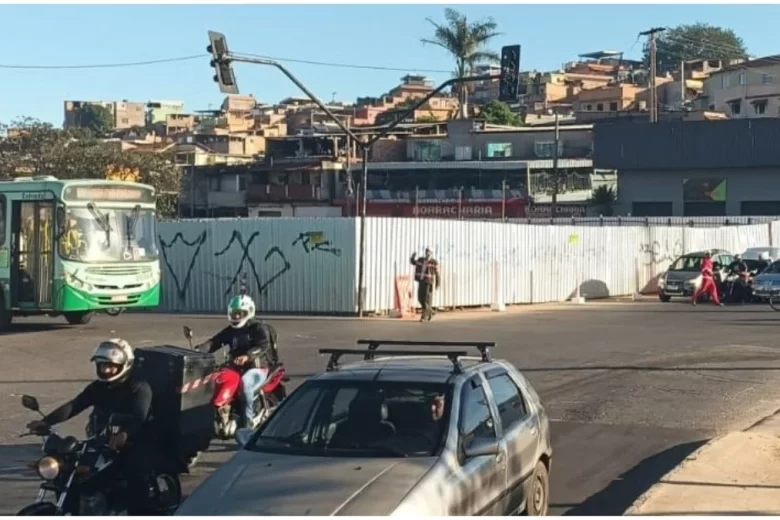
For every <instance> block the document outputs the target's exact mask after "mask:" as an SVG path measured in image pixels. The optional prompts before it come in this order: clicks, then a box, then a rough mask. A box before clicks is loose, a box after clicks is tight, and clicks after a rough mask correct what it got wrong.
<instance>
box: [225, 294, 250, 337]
mask: <svg viewBox="0 0 780 520" xmlns="http://www.w3.org/2000/svg"><path fill="white" fill-rule="evenodd" d="M254 317H255V302H254V301H253V300H252V298H250V297H249V296H247V295H245V294H242V295H240V296H234V297H233V299H232V300H230V303H229V304H228V321H229V322H230V326H231V327H233V328H234V329H240V328H242V327H244V326H245V325H246V324H247V322H248V321H249V320H251V319H252V318H254Z"/></svg>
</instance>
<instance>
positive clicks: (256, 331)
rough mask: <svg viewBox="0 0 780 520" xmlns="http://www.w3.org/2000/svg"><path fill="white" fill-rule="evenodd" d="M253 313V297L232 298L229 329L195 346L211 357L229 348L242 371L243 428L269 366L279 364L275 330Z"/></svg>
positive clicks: (249, 421)
mask: <svg viewBox="0 0 780 520" xmlns="http://www.w3.org/2000/svg"><path fill="white" fill-rule="evenodd" d="M255 314H256V307H255V302H254V301H253V300H252V298H250V297H249V296H247V295H246V294H241V295H239V296H235V297H234V298H233V299H231V300H230V303H229V304H228V326H227V327H225V328H224V329H222V330H221V331H219V332H218V333H217V334H216V335H215V336H214V337H212V338H211V339H209V340H208V341H205V342H204V343H201V344H200V345H197V346H195V348H196V349H197V350H199V351H202V352H208V353H210V354H213V353H214V352H216V351H218V350H219V349H221V348H222V347H224V346H227V347H228V349H229V354H228V355H229V358H230V361H231V362H232V363H233V364H234V365H235V366H236V368H238V369H239V371H240V372H241V394H242V397H243V400H244V415H243V420H244V424H245V425H251V424H253V421H254V416H255V409H254V401H255V395H256V393H257V391H258V390H259V389H260V388H262V387H263V385H264V384H265V383H266V381H267V380H268V375H269V374H270V371H271V369H272V367H275V366H276V365H278V364H279V353H278V351H277V345H276V330H275V329H274V328H273V327H271V326H270V325H267V324H265V323H263V322H262V321H260V320H258V319H257V318H256V315H255ZM269 365H270V366H269Z"/></svg>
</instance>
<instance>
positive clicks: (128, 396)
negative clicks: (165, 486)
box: [27, 338, 162, 516]
mask: <svg viewBox="0 0 780 520" xmlns="http://www.w3.org/2000/svg"><path fill="white" fill-rule="evenodd" d="M90 361H91V362H93V363H95V371H96V373H97V374H96V375H97V379H96V380H95V381H93V382H92V383H90V384H89V385H87V386H86V387H85V388H84V389H83V390H82V391H81V393H79V394H78V395H77V396H76V397H74V398H73V399H71V400H70V401H68V402H67V403H65V404H63V405H62V406H60V407H59V408H57V409H56V410H54V411H52V412H51V413H49V414H48V415H47V416H45V417H43V418H42V419H40V420H37V421H32V422H31V423H29V424H28V425H27V427H28V428H29V429H30V431H33V432H36V431H41V430H43V431H45V430H46V429H47V428H48V427H50V426H54V425H56V424H59V423H62V422H65V421H67V420H68V419H71V418H73V417H75V416H77V415H79V414H80V413H81V412H83V411H84V410H86V409H87V408H89V407H90V406H91V407H93V412H92V417H91V422H93V423H94V424H93V425H92V426H91V428H92V431H93V432H94V433H97V432H99V431H102V430H103V429H104V428H105V427H106V426H107V424H108V418H109V416H110V415H111V414H121V415H125V416H129V417H132V418H134V419H135V420H133V421H130V422H128V424H127V425H125V426H124V427H123V428H122V429H121V430H119V432H117V433H116V434H114V435H112V436H111V438H110V442H109V444H110V446H111V448H113V449H115V450H118V451H119V459H118V460H117V462H119V464H120V466H121V467H122V468H123V470H124V474H125V477H126V478H127V481H128V492H129V495H130V499H129V500H128V514H129V515H132V516H136V515H147V514H152V513H154V511H155V505H154V498H155V494H156V493H157V492H158V491H159V490H158V489H157V484H156V480H155V477H154V475H155V466H156V464H157V462H158V460H159V459H160V457H162V454H161V452H160V448H159V447H158V445H157V440H156V436H155V433H154V431H153V428H154V427H153V423H152V409H151V408H152V389H151V386H150V385H149V383H148V382H147V381H145V380H143V379H141V378H140V377H136V375H135V373H134V370H133V369H134V366H135V354H134V352H133V348H132V347H131V346H130V344H129V343H128V342H127V341H125V340H123V339H120V338H113V339H109V340H107V341H102V342H100V343H99V344H98V346H97V348H96V349H95V352H94V353H93V354H92V357H91V358H90Z"/></svg>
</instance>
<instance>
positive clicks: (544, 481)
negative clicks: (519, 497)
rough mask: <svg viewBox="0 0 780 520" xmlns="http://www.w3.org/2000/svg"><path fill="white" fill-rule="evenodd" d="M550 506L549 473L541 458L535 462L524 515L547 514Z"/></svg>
mask: <svg viewBox="0 0 780 520" xmlns="http://www.w3.org/2000/svg"><path fill="white" fill-rule="evenodd" d="M549 507H550V474H549V473H548V472H547V466H545V465H544V462H542V461H541V460H540V461H539V462H537V463H536V469H535V470H534V474H533V477H532V478H531V486H530V488H529V493H528V498H527V499H526V503H525V511H524V512H523V515H524V516H547V510H548V509H549Z"/></svg>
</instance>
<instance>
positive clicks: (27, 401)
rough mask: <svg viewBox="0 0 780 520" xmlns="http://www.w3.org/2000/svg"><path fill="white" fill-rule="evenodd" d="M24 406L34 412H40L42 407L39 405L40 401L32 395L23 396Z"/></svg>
mask: <svg viewBox="0 0 780 520" xmlns="http://www.w3.org/2000/svg"><path fill="white" fill-rule="evenodd" d="M22 406H24V407H25V408H27V409H28V410H32V411H33V412H40V411H41V406H40V405H39V404H38V399H36V398H35V397H33V396H31V395H23V396H22Z"/></svg>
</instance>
